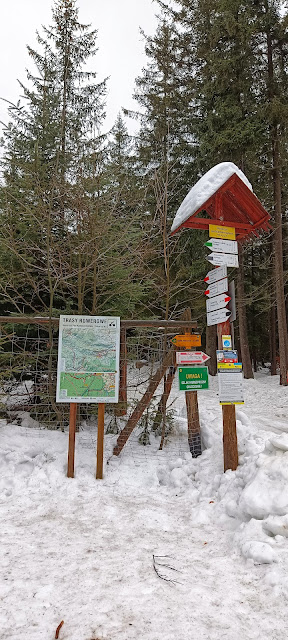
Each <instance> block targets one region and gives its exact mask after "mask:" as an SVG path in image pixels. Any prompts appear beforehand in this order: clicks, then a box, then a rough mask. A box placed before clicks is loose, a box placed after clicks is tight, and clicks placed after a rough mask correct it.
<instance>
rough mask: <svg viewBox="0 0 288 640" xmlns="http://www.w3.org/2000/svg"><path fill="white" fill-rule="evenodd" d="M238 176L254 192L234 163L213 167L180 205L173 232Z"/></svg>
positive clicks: (222, 163) (224, 163)
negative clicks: (220, 188) (231, 178)
mask: <svg viewBox="0 0 288 640" xmlns="http://www.w3.org/2000/svg"><path fill="white" fill-rule="evenodd" d="M234 173H236V174H237V176H238V177H239V178H240V179H241V180H242V181H243V182H244V184H246V186H247V187H248V189H250V190H251V191H252V186H251V184H250V182H249V180H248V179H247V178H246V176H245V175H244V173H243V172H242V171H241V170H240V169H238V167H237V166H236V164H234V163H233V162H220V164H217V165H216V166H215V167H212V169H210V170H209V171H207V173H205V175H204V176H202V178H200V180H198V182H196V184H195V185H194V187H192V189H191V190H190V191H189V193H188V194H187V196H186V198H184V200H183V202H182V204H181V205H180V207H179V209H178V211H177V213H176V216H175V218H174V221H173V224H172V227H171V231H175V229H178V227H180V225H181V224H182V223H183V222H185V220H187V219H188V218H189V217H190V216H192V215H193V213H195V211H197V210H198V209H200V207H202V205H203V204H205V202H207V200H209V198H211V196H213V194H214V193H215V192H216V191H217V190H218V189H219V187H222V185H223V184H224V182H226V181H227V180H228V178H230V177H231V176H233V174H234Z"/></svg>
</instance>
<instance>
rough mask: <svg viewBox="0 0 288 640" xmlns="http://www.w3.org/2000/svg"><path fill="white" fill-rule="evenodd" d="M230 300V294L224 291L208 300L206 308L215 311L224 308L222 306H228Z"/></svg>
mask: <svg viewBox="0 0 288 640" xmlns="http://www.w3.org/2000/svg"><path fill="white" fill-rule="evenodd" d="M229 301H230V296H228V294H227V293H222V294H221V295H220V296H215V298H211V299H210V300H206V310H207V311H215V310H216V309H222V307H226V305H227V304H228V302H229Z"/></svg>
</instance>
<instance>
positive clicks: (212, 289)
mask: <svg viewBox="0 0 288 640" xmlns="http://www.w3.org/2000/svg"><path fill="white" fill-rule="evenodd" d="M228 287H229V285H228V280H227V278H224V279H223V280H219V281H218V282H214V284H210V285H209V289H206V291H205V292H204V293H205V296H207V298H213V297H214V296H217V295H219V294H220V293H227V291H228Z"/></svg>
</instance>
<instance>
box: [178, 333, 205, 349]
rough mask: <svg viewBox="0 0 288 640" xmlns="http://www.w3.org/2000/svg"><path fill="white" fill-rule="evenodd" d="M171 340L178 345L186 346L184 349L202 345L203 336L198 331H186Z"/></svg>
mask: <svg viewBox="0 0 288 640" xmlns="http://www.w3.org/2000/svg"><path fill="white" fill-rule="evenodd" d="M171 342H172V344H175V346H176V347H184V349H190V348H191V347H201V336H200V335H198V334H196V333H194V334H191V333H185V334H184V335H177V336H174V338H171Z"/></svg>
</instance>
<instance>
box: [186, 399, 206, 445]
mask: <svg viewBox="0 0 288 640" xmlns="http://www.w3.org/2000/svg"><path fill="white" fill-rule="evenodd" d="M185 401H186V410H187V422H188V444H189V449H190V452H191V455H192V458H198V456H201V453H202V447H201V432H200V420H199V409H198V398H197V391H186V392H185Z"/></svg>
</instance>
